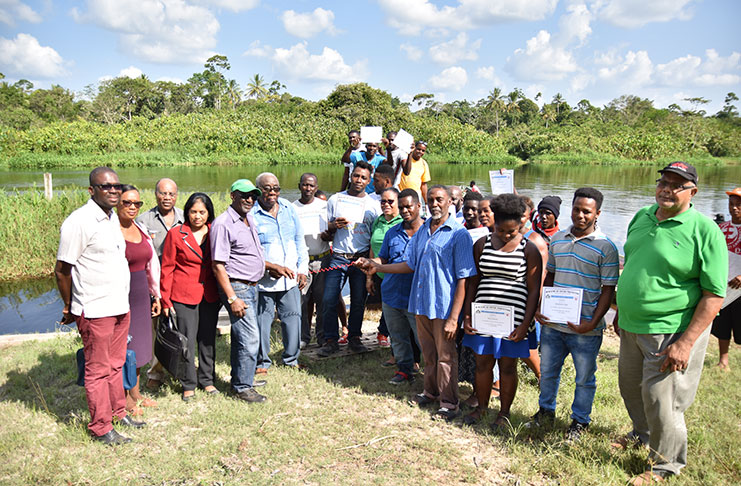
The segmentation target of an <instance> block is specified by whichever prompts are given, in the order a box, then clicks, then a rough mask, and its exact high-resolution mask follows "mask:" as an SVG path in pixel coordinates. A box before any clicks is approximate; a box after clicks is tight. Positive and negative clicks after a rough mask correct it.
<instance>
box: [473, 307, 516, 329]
mask: <svg viewBox="0 0 741 486" xmlns="http://www.w3.org/2000/svg"><path fill="white" fill-rule="evenodd" d="M471 325H473V328H474V329H476V332H477V333H478V334H481V335H482V336H492V337H497V338H506V337H508V336H509V335H510V334H512V331H514V330H515V308H514V307H513V306H511V305H498V304H484V303H481V302H474V303H473V304H471Z"/></svg>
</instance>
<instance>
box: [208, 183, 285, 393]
mask: <svg viewBox="0 0 741 486" xmlns="http://www.w3.org/2000/svg"><path fill="white" fill-rule="evenodd" d="M230 192H231V198H232V204H231V205H230V206H229V207H228V208H226V211H225V212H224V213H222V214H221V215H219V217H217V218H216V219H215V220H214V222H213V223H212V224H211V256H212V259H213V271H214V275H215V276H216V281H217V282H218V283H219V294H220V295H221V301H222V302H223V303H224V306H226V308H227V310H228V311H229V320H230V321H231V324H232V329H231V336H232V346H231V364H232V389H233V390H234V393H235V394H236V396H237V398H239V399H240V400H244V401H246V402H250V403H259V402H264V401H265V400H266V398H265V397H264V396H263V395H260V394H259V393H257V392H256V391H255V389H254V387H255V386H261V385H264V384H265V381H254V380H255V368H256V363H257V352H258V349H259V346H260V342H259V332H258V328H257V315H256V310H257V287H256V285H257V281H258V280H260V279H261V278H262V276H263V274H264V273H265V270H266V269H267V270H271V269H272V271H279V269H277V268H276V266H275V265H271V264H266V263H265V257H264V256H263V252H262V247H261V246H260V239H259V236H258V234H257V225H256V224H255V219H254V218H253V217H252V215H251V214H249V213H250V210H252V206H254V204H255V201H256V200H257V198H258V197H259V196H260V195H261V192H260V190H259V189H258V188H256V187H255V185H254V184H252V182H251V181H249V180H247V179H239V180H237V181H235V182H234V183H233V184H232V186H231V190H230Z"/></svg>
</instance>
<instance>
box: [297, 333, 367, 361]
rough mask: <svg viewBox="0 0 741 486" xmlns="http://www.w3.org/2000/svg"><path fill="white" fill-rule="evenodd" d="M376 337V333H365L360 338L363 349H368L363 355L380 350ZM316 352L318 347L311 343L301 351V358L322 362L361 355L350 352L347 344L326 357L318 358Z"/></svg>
mask: <svg viewBox="0 0 741 486" xmlns="http://www.w3.org/2000/svg"><path fill="white" fill-rule="evenodd" d="M376 335H377V333H376V332H366V333H364V334H363V335H362V336H360V340H361V341H362V342H363V344H364V345H365V347H366V348H368V351H363V353H370V352H371V351H378V350H379V349H381V346H380V345H379V344H378V340H377V339H376ZM317 351H319V346H317V345H316V344H314V343H312V344H310V345H309V346H307V347H305V348H304V349H302V350H301V356H304V357H306V358H308V359H311V360H323V359H331V358H344V357H347V356H352V355H354V354H363V353H356V352H354V351H351V350H350V346H349V345H347V344H344V345H343V344H340V350H339V351H337V352H336V353H334V354H332V355H330V356H327V357H323V356H319V355H318V354H317Z"/></svg>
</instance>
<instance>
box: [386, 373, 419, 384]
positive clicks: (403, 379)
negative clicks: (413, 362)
mask: <svg viewBox="0 0 741 486" xmlns="http://www.w3.org/2000/svg"><path fill="white" fill-rule="evenodd" d="M413 381H414V375H408V374H406V373H404V372H403V371H397V372H396V374H395V375H394V376H393V377H392V378H391V379H390V380H389V383H391V384H392V385H401V384H402V383H412V382H413Z"/></svg>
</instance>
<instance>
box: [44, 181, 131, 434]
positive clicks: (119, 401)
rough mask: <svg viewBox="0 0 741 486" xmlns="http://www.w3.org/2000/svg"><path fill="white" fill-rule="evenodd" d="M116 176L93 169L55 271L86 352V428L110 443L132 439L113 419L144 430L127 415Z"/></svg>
mask: <svg viewBox="0 0 741 486" xmlns="http://www.w3.org/2000/svg"><path fill="white" fill-rule="evenodd" d="M121 186H122V184H121V183H120V182H119V180H118V175H117V174H116V173H115V172H114V171H113V169H110V168H108V167H98V168H96V169H93V171H92V172H90V187H88V191H89V192H90V196H91V199H90V200H89V201H88V202H87V204H85V205H84V206H82V207H81V208H79V209H77V210H75V211H74V212H72V214H70V215H69V216H68V217H67V219H65V220H64V223H62V228H61V230H60V233H61V234H60V239H59V250H58V251H57V263H56V266H55V267H54V274H55V276H56V279H57V287H58V288H59V293H60V295H61V297H62V302H63V303H64V307H63V309H62V320H61V321H62V323H63V324H68V323H71V322H73V321H74V322H75V323H76V324H77V329H78V330H79V332H80V336H81V337H82V344H83V352H84V354H85V395H86V397H87V403H88V408H89V410H90V423H89V424H88V429H89V430H90V433H91V434H92V436H93V438H94V439H95V440H98V441H100V442H102V443H104V444H107V445H116V444H123V443H126V442H131V439H129V438H127V437H124V436H122V435H121V434H119V433H118V432H117V431H116V430H115V429H114V428H113V417H114V416H115V417H117V418H118V423H119V424H120V425H123V426H127V427H135V428H141V427H143V426H144V425H145V424H144V422H136V421H134V420H132V419H131V417H129V416H128V415H127V414H126V396H125V394H124V389H123V385H122V383H123V379H122V374H121V370H122V369H123V364H124V361H125V360H126V341H127V336H128V334H129V279H130V276H129V264H128V262H127V261H126V241H125V240H124V238H123V234H122V233H121V229H120V227H119V222H118V217H117V216H116V213H115V212H114V211H113V208H114V207H115V206H116V205H117V204H118V201H119V200H120V199H121Z"/></svg>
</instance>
